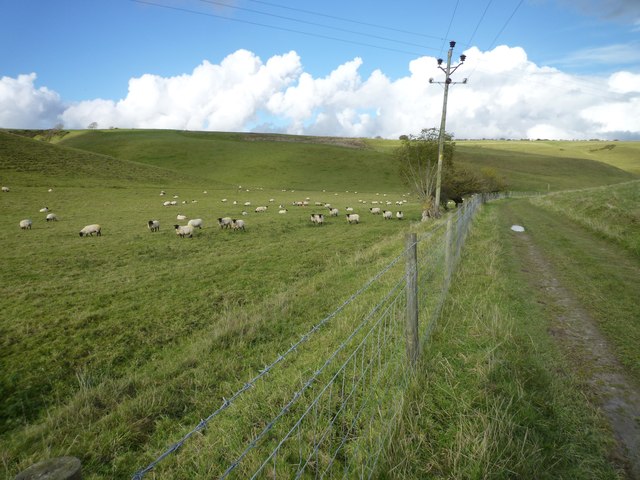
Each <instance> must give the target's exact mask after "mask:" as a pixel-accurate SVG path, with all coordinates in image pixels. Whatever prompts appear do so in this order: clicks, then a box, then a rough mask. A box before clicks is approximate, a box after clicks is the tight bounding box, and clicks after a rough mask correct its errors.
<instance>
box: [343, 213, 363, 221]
mask: <svg viewBox="0 0 640 480" xmlns="http://www.w3.org/2000/svg"><path fill="white" fill-rule="evenodd" d="M346 217H347V222H348V223H360V215H358V214H357V213H347V215H346Z"/></svg>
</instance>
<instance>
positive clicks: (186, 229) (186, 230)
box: [173, 225, 193, 238]
mask: <svg viewBox="0 0 640 480" xmlns="http://www.w3.org/2000/svg"><path fill="white" fill-rule="evenodd" d="M173 228H175V229H176V235H178V236H179V237H180V238H184V237H189V238H191V237H193V227H192V226H191V225H174V226H173Z"/></svg>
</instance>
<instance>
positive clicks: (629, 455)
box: [516, 233, 640, 480]
mask: <svg viewBox="0 0 640 480" xmlns="http://www.w3.org/2000/svg"><path fill="white" fill-rule="evenodd" d="M517 238H518V240H517V241H516V247H517V249H518V251H519V253H520V255H521V256H522V258H523V259H524V260H525V263H526V264H527V265H528V267H529V268H528V271H527V272H525V273H526V275H527V277H528V281H529V283H530V284H531V286H532V287H533V288H534V289H535V290H536V291H537V292H539V293H540V294H541V297H543V298H544V302H545V303H546V306H547V309H548V311H549V312H552V314H553V322H552V326H551V327H550V329H549V330H550V334H551V335H553V337H554V338H556V340H557V341H558V342H559V343H560V345H561V346H562V348H563V349H566V350H567V351H568V352H569V353H570V356H571V358H573V359H575V361H576V365H577V366H579V372H580V374H581V375H584V376H585V381H586V382H587V383H588V385H589V386H590V388H591V390H592V392H593V394H594V397H595V398H596V401H597V402H598V403H599V406H600V408H601V409H602V411H603V412H604V415H605V417H606V419H607V420H608V423H609V425H610V427H611V430H612V432H613V435H614V437H615V439H616V440H617V448H616V451H615V452H614V461H615V462H616V463H619V464H620V465H621V466H622V467H623V468H624V469H625V472H626V473H627V475H628V478H631V479H635V480H640V391H639V389H638V387H637V386H636V385H635V384H634V383H633V382H632V381H631V380H630V379H629V378H628V377H627V376H626V374H625V372H624V369H623V367H622V366H621V365H620V363H619V362H618V360H617V359H616V357H615V355H614V354H613V353H612V351H611V348H610V347H609V345H608V342H607V341H606V339H605V338H604V337H603V335H602V334H601V333H600V331H599V329H598V327H597V325H596V323H595V321H594V319H593V318H592V317H591V315H590V314H589V312H588V311H587V310H586V309H585V308H583V307H582V306H581V305H580V303H579V302H578V301H577V299H576V298H575V297H574V296H573V294H572V293H571V292H570V291H569V290H568V289H566V288H565V287H563V285H562V284H561V283H560V282H559V281H558V279H557V276H556V275H555V273H554V269H553V265H552V264H551V262H550V261H549V260H548V259H547V258H546V257H545V256H544V254H543V253H542V251H541V250H540V249H539V248H538V247H537V246H536V245H535V242H534V241H533V239H532V238H531V237H530V236H529V235H528V234H526V233H521V234H518V237H517Z"/></svg>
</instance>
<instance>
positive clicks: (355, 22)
mask: <svg viewBox="0 0 640 480" xmlns="http://www.w3.org/2000/svg"><path fill="white" fill-rule="evenodd" d="M248 1H249V2H253V3H260V4H263V5H269V6H271V7H277V8H283V9H286V10H291V11H295V12H300V13H306V14H309V15H316V16H319V17H325V18H330V19H332V20H340V21H341V22H349V23H353V24H357V25H363V26H366V27H375V28H381V29H384V30H389V31H391V32H398V33H405V34H409V35H416V36H419V37H425V38H431V39H435V40H444V39H443V38H442V37H437V36H435V35H428V34H426V33H419V32H412V31H410V30H402V29H400V28H393V27H388V26H385V25H379V24H375V23H367V22H362V21H360V20H353V19H350V18H345V17H339V16H336V15H329V14H326V13H321V12H314V11H312V10H305V9H303V8H296V7H289V6H287V5H281V4H278V3H273V2H265V1H264V0H248ZM445 38H446V37H445Z"/></svg>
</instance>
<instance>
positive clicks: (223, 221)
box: [218, 217, 232, 228]
mask: <svg viewBox="0 0 640 480" xmlns="http://www.w3.org/2000/svg"><path fill="white" fill-rule="evenodd" d="M231 223H232V220H231V217H222V218H218V225H220V228H231Z"/></svg>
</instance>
